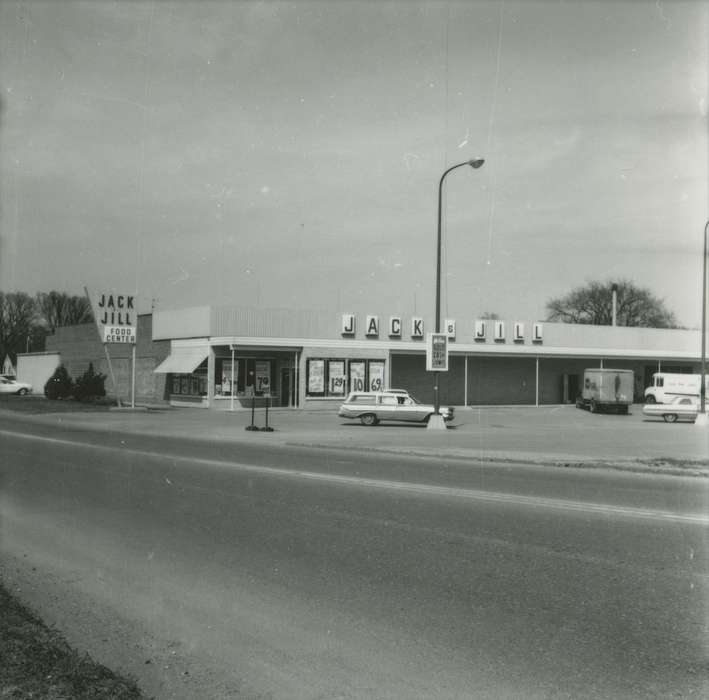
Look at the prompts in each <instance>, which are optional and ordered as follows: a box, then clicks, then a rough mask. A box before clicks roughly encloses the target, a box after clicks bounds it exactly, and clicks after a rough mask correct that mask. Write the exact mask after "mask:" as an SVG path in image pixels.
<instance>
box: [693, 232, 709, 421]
mask: <svg viewBox="0 0 709 700" xmlns="http://www.w3.org/2000/svg"><path fill="white" fill-rule="evenodd" d="M707 231H709V221H707V223H706V224H705V226H704V257H703V258H702V376H701V380H700V381H701V384H700V389H699V396H700V397H701V400H700V402H699V415H698V416H697V419H696V421H695V425H707V424H709V420H708V419H707V413H706V393H707V388H706V379H705V373H706V349H707Z"/></svg>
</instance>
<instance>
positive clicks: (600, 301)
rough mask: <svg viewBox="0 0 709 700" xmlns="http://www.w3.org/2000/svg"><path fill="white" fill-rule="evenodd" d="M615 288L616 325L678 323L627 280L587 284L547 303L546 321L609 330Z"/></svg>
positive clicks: (671, 325)
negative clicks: (614, 288)
mask: <svg viewBox="0 0 709 700" xmlns="http://www.w3.org/2000/svg"><path fill="white" fill-rule="evenodd" d="M614 284H615V285H616V294H617V296H616V325H618V326H642V327H645V328H677V327H678V325H677V319H676V318H675V315H674V313H673V312H672V311H670V310H669V309H667V308H666V307H665V304H664V302H663V301H662V300H661V299H658V298H657V297H655V296H654V295H653V294H652V292H650V291H649V290H648V289H644V288H641V287H637V286H636V285H635V284H634V283H633V282H630V281H629V280H620V281H618V282H612V281H607V282H589V283H587V284H586V285H585V286H583V287H577V288H576V289H574V290H572V291H571V292H569V294H567V295H566V296H564V297H559V298H556V299H551V300H550V301H548V302H547V305H546V306H547V313H548V316H547V320H549V321H561V322H563V323H587V324H593V325H597V326H610V325H611V324H612V322H613V285H614Z"/></svg>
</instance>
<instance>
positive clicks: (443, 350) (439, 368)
mask: <svg viewBox="0 0 709 700" xmlns="http://www.w3.org/2000/svg"><path fill="white" fill-rule="evenodd" d="M426 371H427V372H447V371H448V336H447V335H446V334H445V333H429V334H428V336H427V342H426Z"/></svg>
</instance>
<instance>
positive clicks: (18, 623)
mask: <svg viewBox="0 0 709 700" xmlns="http://www.w3.org/2000/svg"><path fill="white" fill-rule="evenodd" d="M0 659H1V661H0V698H2V700H6V699H8V698H12V699H13V700H14V699H17V700H19V699H20V698H22V700H27V699H29V698H42V699H43V700H89V699H91V700H109V698H110V699H111V700H146V699H147V696H145V695H144V694H143V693H142V692H141V691H140V689H139V688H138V685H137V684H136V683H135V682H134V681H133V680H131V679H127V678H123V677H121V676H119V675H118V674H116V673H114V672H113V671H111V670H110V669H108V668H106V667H105V666H103V665H101V664H98V663H96V662H95V661H93V660H92V659H91V657H90V656H89V655H88V654H83V655H82V654H79V652H77V651H76V650H75V649H72V648H71V647H70V646H69V645H68V644H67V642H66V641H65V640H64V638H63V637H62V636H61V635H60V634H59V633H58V632H57V631H56V630H52V629H49V628H48V627H47V626H46V625H45V624H44V623H43V622H42V621H41V620H40V619H39V618H38V617H37V616H36V615H34V613H32V612H31V611H30V610H29V609H28V608H26V607H25V606H24V605H22V604H21V603H20V602H19V601H17V600H16V599H15V598H14V597H13V596H12V595H11V594H10V592H9V591H8V590H7V588H6V587H5V586H4V584H3V582H2V581H0Z"/></svg>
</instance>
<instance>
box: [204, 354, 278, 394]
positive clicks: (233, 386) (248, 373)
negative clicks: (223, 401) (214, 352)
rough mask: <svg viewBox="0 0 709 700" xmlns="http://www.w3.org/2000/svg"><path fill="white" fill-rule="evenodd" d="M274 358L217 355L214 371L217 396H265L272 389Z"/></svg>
mask: <svg viewBox="0 0 709 700" xmlns="http://www.w3.org/2000/svg"><path fill="white" fill-rule="evenodd" d="M273 365H274V362H273V361H272V360H256V359H253V358H243V357H240V358H239V359H238V360H237V359H235V360H234V365H233V374H232V362H231V358H226V357H217V358H216V362H215V372H214V395H215V396H231V395H232V392H233V393H234V396H254V395H255V396H263V395H264V394H268V393H269V392H271V391H272V386H273V378H272V375H273Z"/></svg>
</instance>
